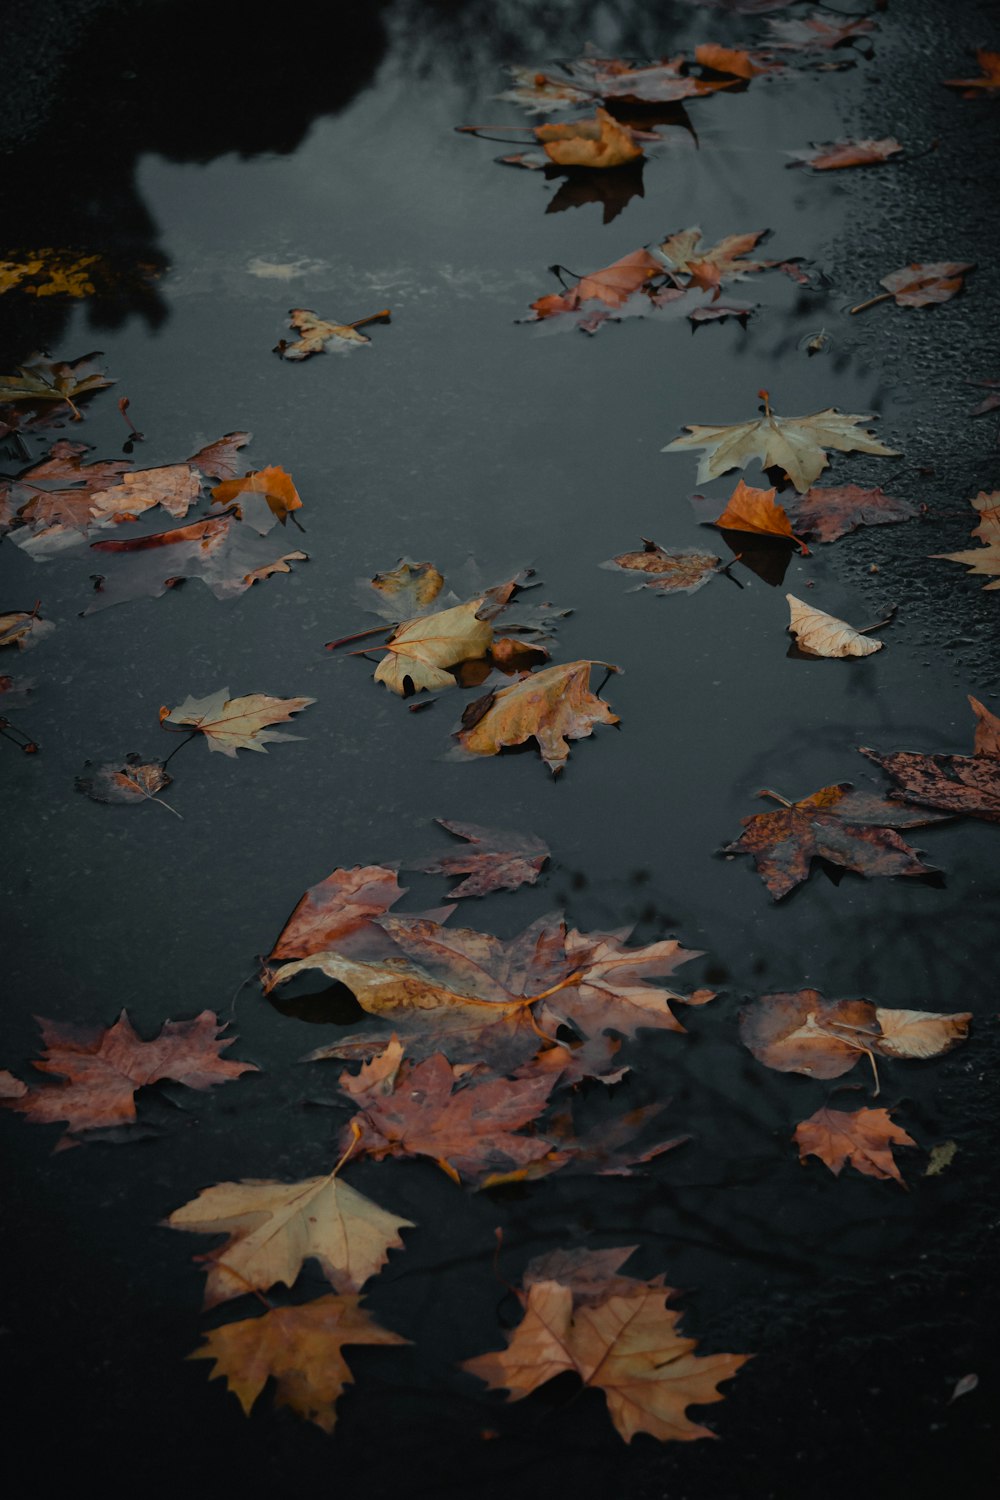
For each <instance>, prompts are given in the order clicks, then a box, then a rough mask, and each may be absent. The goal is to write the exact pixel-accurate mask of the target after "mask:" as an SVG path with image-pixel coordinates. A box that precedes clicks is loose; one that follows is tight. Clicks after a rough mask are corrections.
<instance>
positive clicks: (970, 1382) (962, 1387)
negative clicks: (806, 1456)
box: [924, 84, 1000, 1406]
mask: <svg viewBox="0 0 1000 1500" xmlns="http://www.w3.org/2000/svg"><path fill="white" fill-rule="evenodd" d="M998 87H1000V84H998ZM926 1175H927V1174H926V1172H925V1173H924V1176H926ZM978 1384H979V1376H978V1375H963V1376H962V1378H961V1380H957V1381H956V1382H955V1389H954V1390H953V1391H952V1393H951V1395H950V1396H949V1398H948V1405H949V1406H950V1405H951V1403H952V1402H953V1401H957V1400H958V1398H959V1396H967V1395H968V1394H969V1392H970V1391H974V1390H975V1389H976V1386H977V1385H978Z"/></svg>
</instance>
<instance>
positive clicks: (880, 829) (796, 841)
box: [723, 781, 940, 901]
mask: <svg viewBox="0 0 1000 1500" xmlns="http://www.w3.org/2000/svg"><path fill="white" fill-rule="evenodd" d="M760 795H761V796H772V797H773V796H775V795H776V794H775V793H774V792H762V793H760ZM778 800H779V801H781V802H784V798H779V799H778ZM939 820H940V817H939V816H937V817H935V816H934V815H933V814H930V813H921V814H917V813H916V812H906V810H904V809H903V808H900V807H898V806H896V805H894V804H893V803H892V802H884V801H883V800H882V799H881V798H880V797H876V796H873V794H872V793H871V792H856V791H854V790H853V789H852V787H851V783H850V782H849V781H841V782H838V783H835V784H834V785H833V786H825V787H823V788H822V790H821V791H818V792H813V794H812V796H810V797H803V798H802V800H801V801H800V802H787V803H785V805H784V807H782V808H781V809H780V811H778V812H770V813H757V814H756V815H755V816H753V817H750V818H744V819H743V828H744V832H743V833H742V834H741V835H740V837H739V838H738V839H737V840H736V842H735V843H733V844H726V845H725V846H724V847H723V853H724V854H749V855H751V856H752V857H753V861H754V864H755V865H756V867H757V873H758V875H759V876H760V878H761V879H762V880H763V882H764V884H765V885H766V886H767V888H768V890H769V891H770V893H771V896H772V898H773V899H774V900H775V901H780V900H781V898H782V897H783V896H787V895H788V893H789V891H793V890H794V889H795V887H796V886H797V885H800V884H801V883H802V881H803V880H807V879H808V877H809V867H810V865H811V864H812V861H813V860H814V859H826V860H829V861H830V863H831V864H835V865H842V866H843V867H844V869H846V870H854V871H855V872H856V873H857V874H858V875H929V874H931V873H933V871H932V867H931V866H929V865H925V864H923V863H922V862H921V860H920V859H919V858H918V857H917V851H916V850H914V849H911V848H910V846H909V844H907V843H905V842H904V840H903V839H901V838H900V836H899V834H898V833H895V832H894V831H893V829H894V827H895V828H911V827H921V826H923V825H924V824H925V823H933V822H938V821H939Z"/></svg>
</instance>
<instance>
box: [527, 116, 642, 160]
mask: <svg viewBox="0 0 1000 1500" xmlns="http://www.w3.org/2000/svg"><path fill="white" fill-rule="evenodd" d="M535 139H536V140H538V141H540V142H541V145H542V150H543V151H544V152H545V155H546V156H547V157H548V158H549V160H550V161H552V162H555V164H556V166H558V167H590V168H601V169H607V168H609V167H623V166H625V165H626V163H628V162H632V161H638V160H639V159H640V158H641V156H642V154H643V153H642V147H641V146H640V145H639V144H638V142H637V141H636V136H635V131H633V130H630V129H629V128H628V126H627V125H622V124H621V123H620V122H619V121H618V120H616V119H615V117H614V115H609V114H608V112H607V110H606V109H601V108H600V106H598V108H597V110H596V111H595V113H594V117H593V119H589V120H587V119H584V120H569V121H568V122H567V123H566V124H565V125H536V126H535Z"/></svg>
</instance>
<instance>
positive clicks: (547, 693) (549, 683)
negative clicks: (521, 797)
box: [456, 661, 619, 775]
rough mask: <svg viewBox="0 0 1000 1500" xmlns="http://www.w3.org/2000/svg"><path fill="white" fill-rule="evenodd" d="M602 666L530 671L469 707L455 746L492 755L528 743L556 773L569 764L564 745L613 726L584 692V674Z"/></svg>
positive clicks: (600, 703)
mask: <svg viewBox="0 0 1000 1500" xmlns="http://www.w3.org/2000/svg"><path fill="white" fill-rule="evenodd" d="M594 666H603V667H606V668H607V670H608V671H612V672H616V671H617V670H618V668H617V667H608V666H607V663H605V662H594V661H571V662H568V663H566V665H564V666H557V667H546V668H545V669H544V670H543V671H541V672H532V673H531V674H530V675H529V676H528V677H525V678H523V679H522V680H521V681H520V682H516V683H513V684H512V685H511V686H510V687H505V688H499V689H497V690H496V691H495V692H492V693H488V694H487V695H486V697H485V698H479V699H477V700H476V702H475V703H472V704H470V705H469V707H468V708H467V709H466V710H465V713H464V714H463V715H462V724H463V728H462V729H461V730H459V731H458V732H457V734H456V738H457V739H458V742H459V744H460V745H461V746H462V748H463V749H464V750H467V751H469V753H470V754H472V755H497V754H498V753H499V751H500V750H501V749H503V748H504V747H505V746H510V745H523V744H525V743H526V741H528V740H530V739H534V740H535V742H536V743H537V745H538V750H539V754H540V755H541V757H542V760H543V761H544V762H545V764H546V765H547V766H548V767H549V770H550V771H552V773H553V775H558V773H559V772H560V771H561V770H562V769H563V767H564V766H565V765H566V762H567V760H568V759H569V744H568V741H569V740H579V739H585V738H586V737H587V736H588V735H590V734H593V732H594V725H595V724H617V723H618V722H619V719H618V715H617V714H616V713H612V711H611V709H610V708H609V707H608V705H607V704H606V703H605V702H604V699H603V698H598V697H595V695H594V694H593V693H592V692H590V690H589V682H590V669H591V667H594Z"/></svg>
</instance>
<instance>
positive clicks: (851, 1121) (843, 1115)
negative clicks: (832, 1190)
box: [792, 1108, 917, 1187]
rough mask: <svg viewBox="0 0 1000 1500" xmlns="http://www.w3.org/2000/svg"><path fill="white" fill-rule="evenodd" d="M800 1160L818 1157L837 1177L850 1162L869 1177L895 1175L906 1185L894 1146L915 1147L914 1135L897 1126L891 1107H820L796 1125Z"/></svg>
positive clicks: (900, 1182)
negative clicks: (849, 1109) (896, 1159)
mask: <svg viewBox="0 0 1000 1500" xmlns="http://www.w3.org/2000/svg"><path fill="white" fill-rule="evenodd" d="M792 1139H793V1140H794V1142H795V1144H796V1145H797V1146H798V1148H799V1161H805V1159H806V1157H807V1156H818V1157H819V1159H820V1161H822V1162H824V1163H825V1164H826V1165H827V1166H828V1167H829V1168H830V1171H831V1172H832V1173H833V1174H834V1176H835V1177H839V1176H840V1173H841V1171H842V1169H843V1166H844V1163H845V1162H849V1163H850V1164H851V1166H852V1167H854V1168H855V1169H856V1170H857V1171H859V1172H863V1173H864V1175H865V1176H866V1177H882V1178H888V1177H894V1178H895V1179H896V1181H897V1182H898V1183H899V1185H900V1186H901V1187H905V1186H906V1183H905V1182H904V1181H903V1176H902V1173H901V1172H900V1170H899V1168H898V1167H897V1165H896V1162H895V1160H894V1158H893V1154H892V1148H893V1146H915V1145H916V1144H917V1143H916V1141H915V1140H914V1139H913V1137H912V1136H909V1135H907V1133H906V1131H905V1130H903V1129H902V1128H901V1127H900V1126H899V1125H897V1124H896V1123H895V1122H894V1121H893V1119H892V1117H891V1116H890V1114H889V1111H888V1110H887V1109H856V1110H853V1111H851V1112H850V1113H848V1112H847V1111H846V1110H841V1109H826V1108H824V1109H818V1110H817V1111H816V1113H815V1114H814V1115H810V1117H809V1119H808V1120H803V1121H802V1122H801V1124H799V1125H797V1126H796V1127H795V1134H794V1136H793V1137H792Z"/></svg>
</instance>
